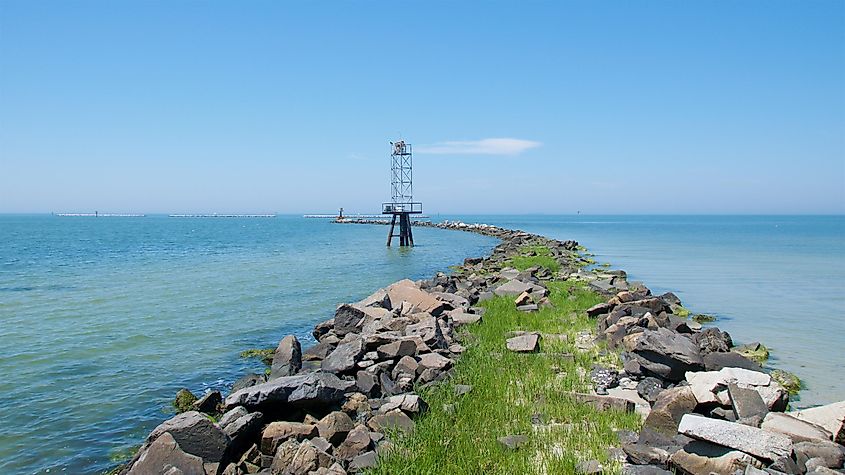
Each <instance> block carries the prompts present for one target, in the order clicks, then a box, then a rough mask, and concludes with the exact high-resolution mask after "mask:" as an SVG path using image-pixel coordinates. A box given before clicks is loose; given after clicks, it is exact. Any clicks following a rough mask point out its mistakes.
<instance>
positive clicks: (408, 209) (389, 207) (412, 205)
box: [381, 202, 423, 214]
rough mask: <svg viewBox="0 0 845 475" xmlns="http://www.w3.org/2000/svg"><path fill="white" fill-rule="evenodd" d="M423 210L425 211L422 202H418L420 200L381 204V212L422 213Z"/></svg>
mask: <svg viewBox="0 0 845 475" xmlns="http://www.w3.org/2000/svg"><path fill="white" fill-rule="evenodd" d="M422 212H423V208H422V203H418V202H405V203H382V204H381V214H394V213H411V214H422Z"/></svg>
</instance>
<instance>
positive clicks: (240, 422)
mask: <svg viewBox="0 0 845 475" xmlns="http://www.w3.org/2000/svg"><path fill="white" fill-rule="evenodd" d="M263 419H264V415H263V414H262V413H260V412H253V413H251V414H247V415H245V416H242V417H239V418H238V419H236V420H234V421H232V422H231V423H230V424H227V425H226V427H224V428H223V432H224V433H225V434H226V435H227V436H229V439H230V440H231V443H230V444H229V453H230V454H237V453H239V452H240V451H241V450H243V449H244V448H246V447H248V446H249V445H250V444H251V443H252V441H253V440H255V439H256V437H257V436H258V434H259V433H260V432H261V426H262V422H263Z"/></svg>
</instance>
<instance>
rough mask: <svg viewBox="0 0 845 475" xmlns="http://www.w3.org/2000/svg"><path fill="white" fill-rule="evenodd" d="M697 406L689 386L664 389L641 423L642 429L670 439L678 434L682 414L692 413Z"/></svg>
mask: <svg viewBox="0 0 845 475" xmlns="http://www.w3.org/2000/svg"><path fill="white" fill-rule="evenodd" d="M697 404H698V403H697V401H696V399H695V395H694V394H693V392H692V389H691V388H690V387H689V386H678V387H674V388H671V389H664V390H663V391H661V392H660V394H659V395H658V396H657V400H656V401H655V402H654V406H653V407H652V408H651V412H650V413H649V414H648V417H646V420H645V422H643V428H647V429H649V430H651V431H653V432H656V433H658V434H661V435H663V436H665V437H670V438H671V437H672V436H674V435H675V434H676V433H677V432H678V425H679V424H680V422H681V418H682V417H683V416H684V414H688V413H690V412H692V411H693V410H694V409H695V406H696V405H697Z"/></svg>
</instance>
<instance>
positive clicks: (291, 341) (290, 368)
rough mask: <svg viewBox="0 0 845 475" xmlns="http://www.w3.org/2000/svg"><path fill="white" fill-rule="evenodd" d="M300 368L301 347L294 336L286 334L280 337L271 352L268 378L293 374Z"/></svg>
mask: <svg viewBox="0 0 845 475" xmlns="http://www.w3.org/2000/svg"><path fill="white" fill-rule="evenodd" d="M300 369H302V347H301V346H300V344H299V340H297V339H296V337H295V336H293V335H288V336H286V337H284V338H282V340H281V341H280V342H279V346H278V347H276V352H275V353H274V354H273V365H272V367H271V368H270V379H275V378H279V377H282V376H293V375H294V374H296V373H297V372H299V370H300Z"/></svg>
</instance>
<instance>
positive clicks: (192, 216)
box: [167, 213, 276, 218]
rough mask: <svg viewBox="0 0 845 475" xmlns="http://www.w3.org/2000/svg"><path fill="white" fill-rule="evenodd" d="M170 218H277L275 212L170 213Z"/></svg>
mask: <svg viewBox="0 0 845 475" xmlns="http://www.w3.org/2000/svg"><path fill="white" fill-rule="evenodd" d="M167 216H168V217H170V218H275V217H276V215H275V214H217V213H213V214H169V215H167Z"/></svg>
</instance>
